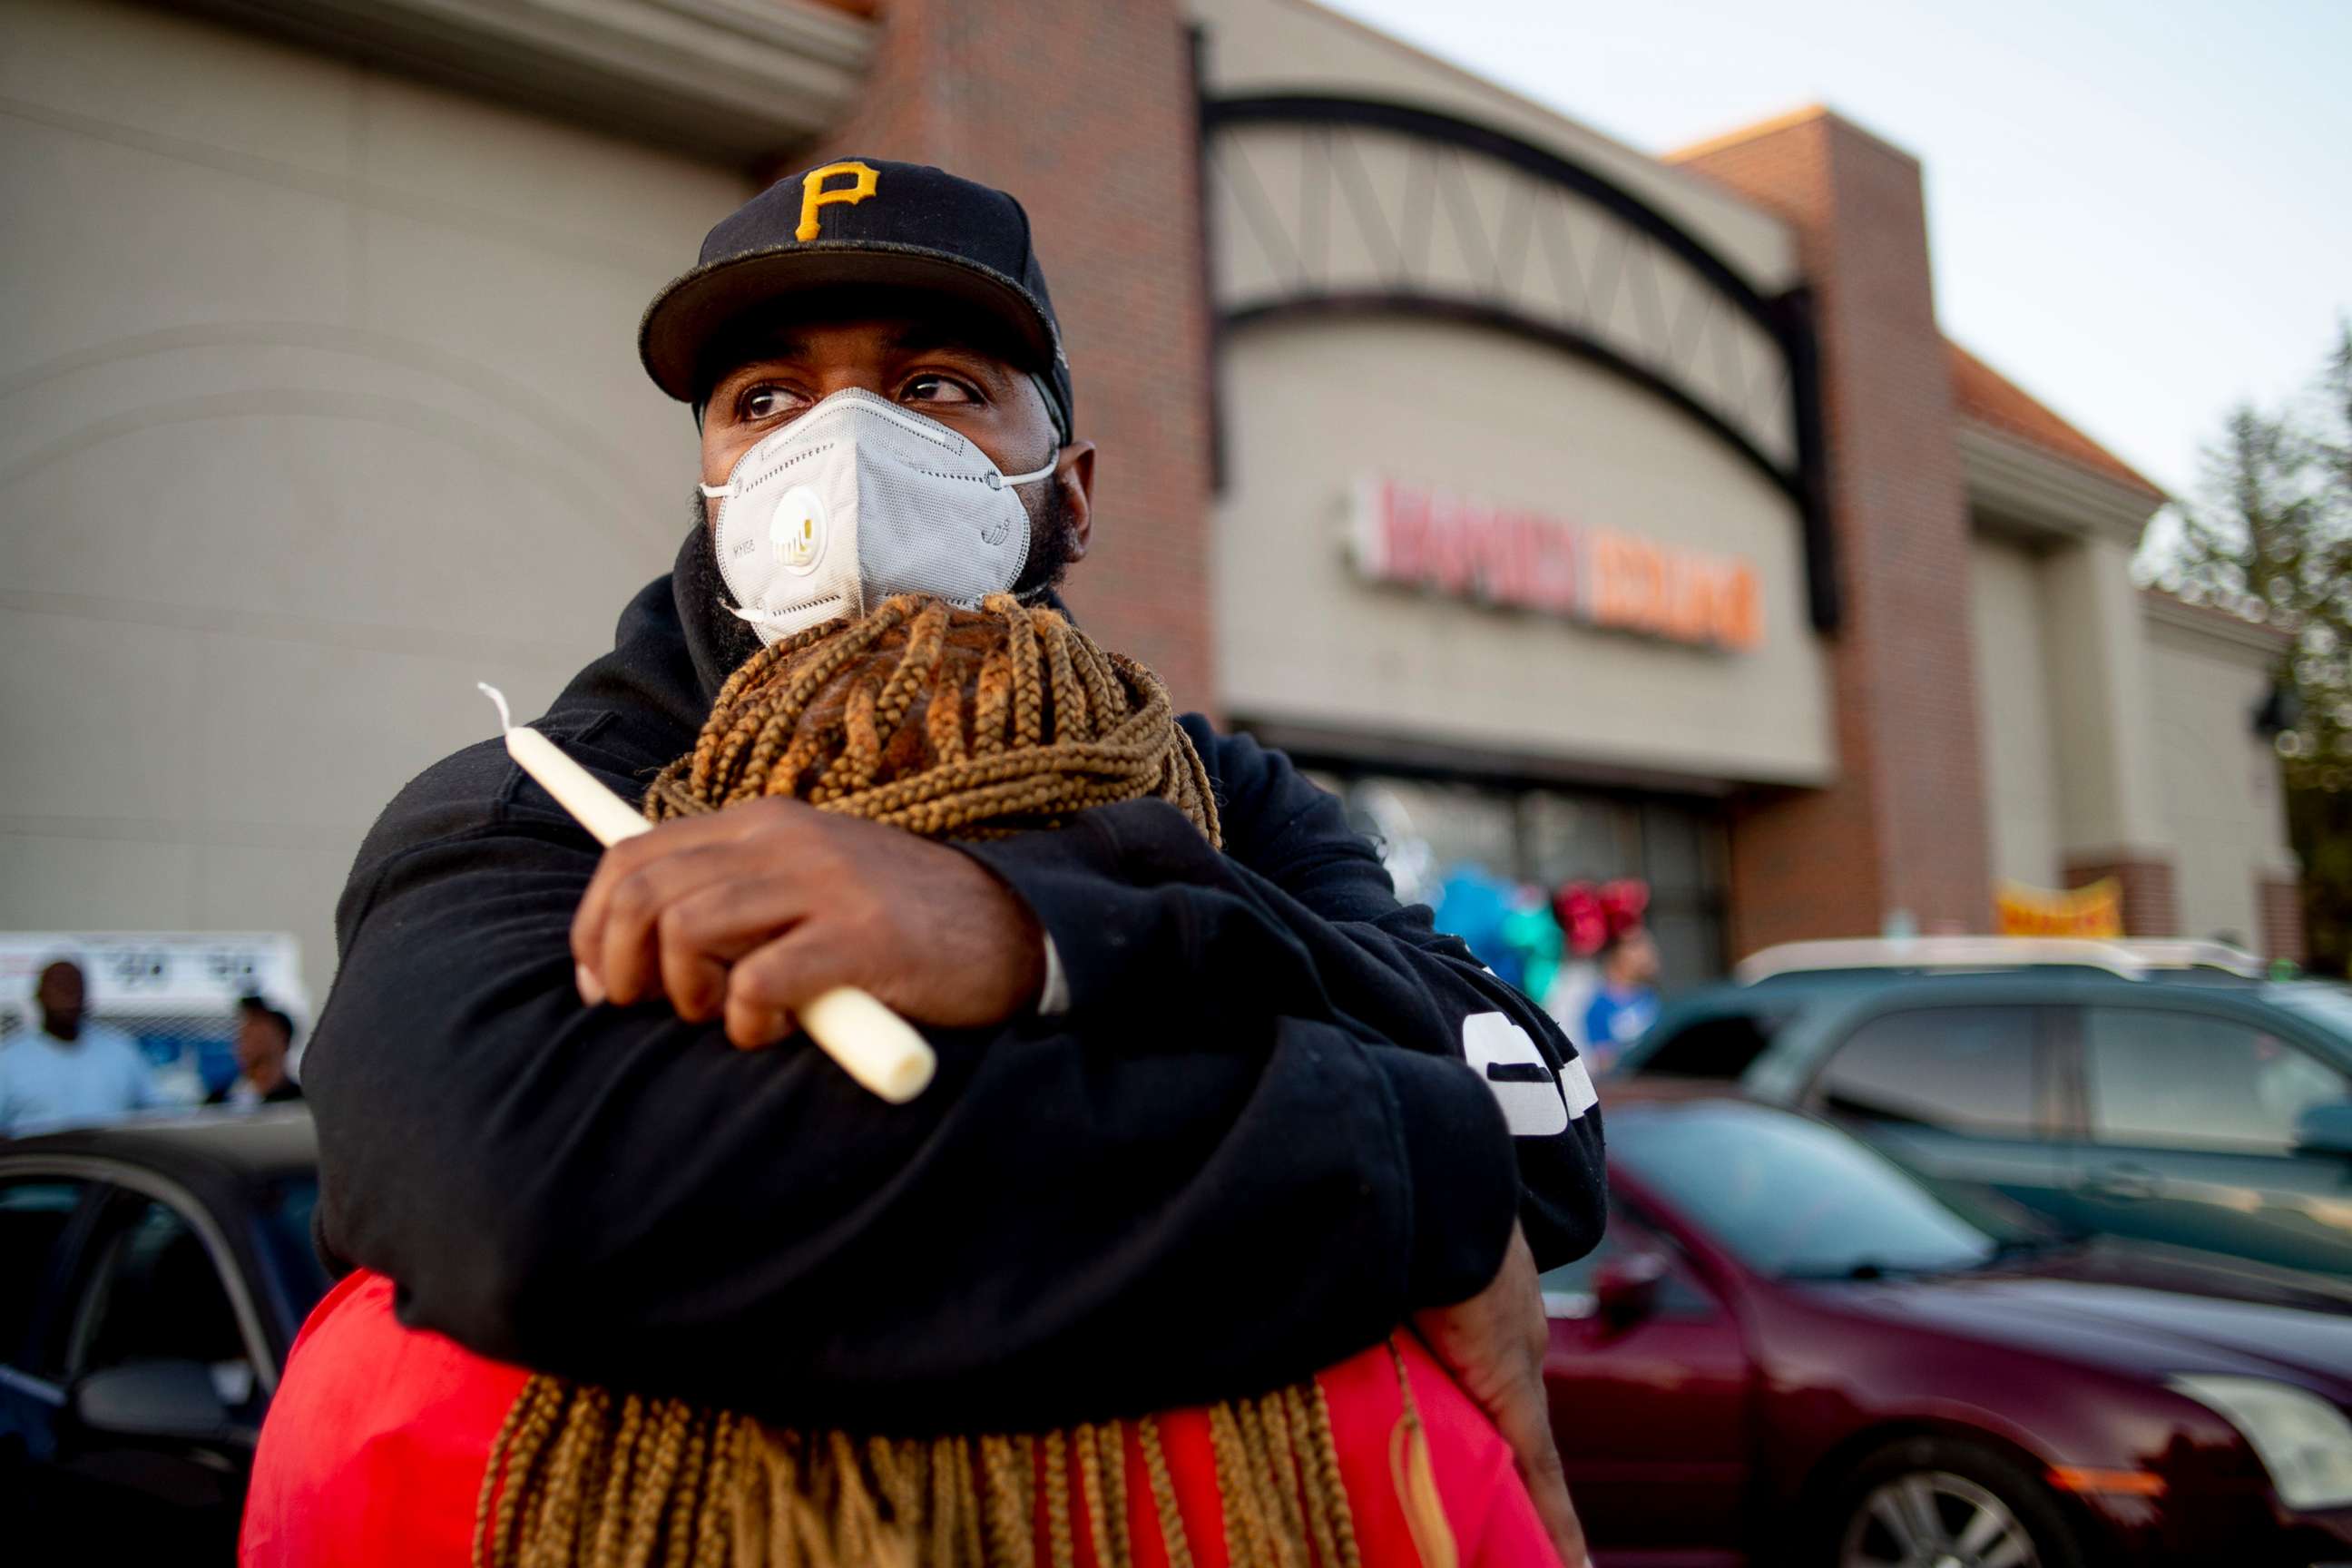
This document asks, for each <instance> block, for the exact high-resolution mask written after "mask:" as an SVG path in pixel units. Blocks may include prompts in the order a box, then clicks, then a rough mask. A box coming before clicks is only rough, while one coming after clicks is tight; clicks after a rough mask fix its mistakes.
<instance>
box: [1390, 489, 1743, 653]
mask: <svg viewBox="0 0 2352 1568" xmlns="http://www.w3.org/2000/svg"><path fill="white" fill-rule="evenodd" d="M1350 524H1351V526H1350V535H1349V543H1350V546H1351V551H1352V553H1353V556H1354V559H1355V563H1356V569H1357V570H1358V571H1360V572H1361V573H1362V574H1364V575H1365V576H1367V577H1370V578H1371V579H1373V580H1374V581H1375V582H1381V583H1402V584H1408V585H1410V586H1412V587H1419V588H1428V589H1433V590H1435V591H1436V592H1438V593H1441V594H1446V595H1454V596H1455V597H1458V598H1465V599H1475V600H1477V601H1479V602H1481V603H1485V604H1490V605H1513V606H1516V607H1518V608H1521V609H1529V610H1541V611H1544V612H1546V613H1548V614H1550V615H1556V616H1565V617H1566V618H1568V619H1570V620H1572V621H1578V622H1581V623H1582V624H1584V625H1586V626H1605V627H1608V628H1611V629H1612V630H1618V631H1630V632H1642V633H1645V634H1647V635H1649V636H1652V637H1669V638H1672V639H1673V640H1674V641H1675V642H1685V643H1696V644H1702V645H1706V646H1709V647H1724V648H1734V649H1742V650H1744V649H1748V648H1752V647H1756V646H1757V645H1758V644H1759V643H1760V642H1761V641H1763V638H1764V617H1763V608H1762V605H1761V604H1760V602H1759V592H1758V586H1757V581H1756V568H1755V566H1754V564H1753V563H1750V562H1748V561H1746V560H1744V559H1742V558H1740V557H1738V556H1736V555H1710V554H1707V553H1706V552H1702V551H1696V550H1685V549H1683V548H1681V547H1679V546H1676V545H1671V544H1659V543H1656V542H1653V541H1650V540H1646V539H1643V538H1640V537H1639V536H1637V535H1634V534H1631V533H1623V532H1620V531H1617V530H1615V529H1611V528H1594V527H1591V526H1589V525H1587V524H1584V523H1578V522H1570V521H1566V520H1565V519H1562V518H1556V517H1546V516H1544V515H1543V514H1542V513H1540V512H1535V511H1529V510H1526V509H1525V508H1521V507H1509V506H1495V505H1492V504H1490V503H1488V502H1485V501H1477V500H1465V499H1464V498H1462V497H1459V496H1453V495H1448V494H1446V493H1444V491H1442V490H1434V489H1424V488H1423V487H1420V486H1416V485H1409V484H1401V483H1399V482H1397V481H1396V480H1394V479H1363V480H1360V481H1359V482H1358V484H1357V486H1356V491H1355V510H1354V516H1353V517H1352V518H1351V519H1350Z"/></svg>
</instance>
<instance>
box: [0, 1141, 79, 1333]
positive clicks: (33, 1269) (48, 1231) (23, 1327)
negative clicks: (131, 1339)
mask: <svg viewBox="0 0 2352 1568" xmlns="http://www.w3.org/2000/svg"><path fill="white" fill-rule="evenodd" d="M88 1191H89V1185H88V1184H87V1183H83V1182H72V1181H61V1180H56V1179H52V1178H46V1177H41V1178H27V1179H22V1180H18V1181H13V1182H0V1362H4V1363H6V1364H8V1365H10V1366H13V1367H16V1368H17V1369H18V1370H19V1371H23V1372H33V1373H44V1374H46V1373H51V1372H54V1371H56V1370H57V1368H56V1367H55V1366H54V1365H52V1364H50V1363H52V1361H53V1359H54V1358H53V1357H51V1356H50V1355H48V1354H47V1353H46V1352H44V1351H43V1350H42V1349H40V1348H39V1347H36V1346H34V1345H32V1344H31V1343H29V1341H30V1340H31V1338H32V1333H33V1319H34V1310H35V1308H36V1307H37V1306H38V1304H39V1302H40V1299H41V1291H42V1290H43V1289H44V1288H45V1287H46V1286H47V1283H48V1280H49V1271H50V1266H51V1265H52V1264H53V1263H55V1262H56V1261H57V1258H58V1251H59V1249H60V1248H61V1247H64V1245H65V1239H66V1230H67V1228H68V1226H69V1225H70V1224H71V1223H72V1220H73V1216H74V1211H75V1210H76V1209H77V1208H79V1207H80V1206H81V1200H82V1196H83V1194H85V1193H86V1192H88Z"/></svg>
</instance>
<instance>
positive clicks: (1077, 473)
mask: <svg viewBox="0 0 2352 1568" xmlns="http://www.w3.org/2000/svg"><path fill="white" fill-rule="evenodd" d="M1054 483H1055V486H1056V487H1058V488H1059V489H1060V490H1061V492H1062V506H1063V509H1064V510H1063V515H1064V516H1065V517H1066V518H1068V519H1069V521H1070V560H1071V561H1073V562H1078V561H1083V560H1085V559H1086V558H1087V541H1088V540H1090V539H1091V538H1093V537H1094V531H1095V507H1094V489H1095V444H1094V443H1093V442H1092V441H1073V442H1071V443H1070V444H1069V445H1068V446H1066V447H1063V448H1062V450H1061V453H1060V455H1059V456H1057V457H1056V458H1055V462H1054Z"/></svg>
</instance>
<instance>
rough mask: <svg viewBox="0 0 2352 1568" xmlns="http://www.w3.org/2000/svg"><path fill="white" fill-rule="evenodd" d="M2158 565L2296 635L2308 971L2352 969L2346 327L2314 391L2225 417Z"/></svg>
mask: <svg viewBox="0 0 2352 1568" xmlns="http://www.w3.org/2000/svg"><path fill="white" fill-rule="evenodd" d="M2169 554H2170V559H2169V560H2168V561H2167V562H2165V563H2163V564H2164V576H2165V578H2166V579H2167V581H2168V585H2173V584H2177V585H2178V587H2179V592H2180V594H2181V595H2182V596H2183V597H2184V598H2189V599H2192V600H2196V601H2200V602H2202V603H2207V604H2212V605H2221V606H2223V607H2225V608H2228V609H2231V610H2234V611H2236V612H2237V613H2239V614H2241V615H2243V616H2247V617H2248V618H2250V619H2258V620H2263V621H2266V622H2268V623H2269V624H2270V625H2272V626H2276V627H2278V628H2279V629H2280V630H2282V631H2284V632H2285V633H2287V634H2288V636H2289V637H2291V638H2292V639H2293V640H2292V641H2291V642H2290V643H2289V645H2288V647H2287V649H2286V651H2285V653H2284V655H2282V656H2281V658H2280V661H2279V668H2278V672H2277V675H2278V689H2279V692H2280V694H2281V695H2280V700H2278V701H2277V703H2275V704H2274V706H2273V710H2272V712H2271V717H2272V719H2273V721H2275V722H2277V723H2278V724H2279V725H2280V729H2279V731H2278V741H2277V745H2278V753H2279V760H2280V765H2281V767H2282V768H2283V770H2284V775H2285V781H2286V798H2287V820H2288V826H2289V831H2290V833H2291V835H2292V837H2293V841H2294V848H2295V852H2296V854H2298V855H2299V856H2301V857H2302V858H2303V868H2304V934H2305V942H2306V944H2307V945H2308V947H2309V949H2310V955H2311V959H2312V965H2313V967H2314V968H2315V969H2318V970H2322V971H2324V972H2326V973H2334V974H2342V973H2346V972H2347V967H2352V322H2346V323H2340V324H2339V325H2338V327H2337V335H2336V345H2335V347H2334V349H2333V350H2332V352H2331V353H2329V354H2328V356H2327V361H2326V368H2325V370H2324V371H2323V372H2322V374H2320V376H2319V378H2318V381H2317V383H2316V384H2315V387H2314V388H2313V390H2312V391H2311V392H2310V393H2309V394H2308V395H2305V396H2304V397H2301V398H2297V399H2294V400H2293V401H2291V402H2290V403H2288V404H2287V405H2284V406H2283V407H2280V408H2277V409H2274V410H2269V411H2265V410H2263V409H2258V408H2256V407H2254V406H2253V405H2251V404H2242V405H2239V406H2238V407H2237V408H2235V409H2233V410H2232V411H2231V414H2230V416H2229V419H2228V423H2227V425H2226V426H2224V429H2223V432H2222V436H2221V439H2220V440H2219V441H2218V442H2216V443H2215V444H2214V445H2213V446H2212V447H2209V448H2208V449H2207V451H2206V453H2205V473H2204V483H2203V486H2202V488H2201V495H2200V500H2198V501H2197V502H2196V503H2195V504H2193V505H2189V506H2187V507H2184V508H2183V509H2182V518H2181V528H2180V532H2179V539H2178V541H2177V542H2176V543H2175V545H2174V546H2173V548H2172V550H2171V551H2170V552H2169Z"/></svg>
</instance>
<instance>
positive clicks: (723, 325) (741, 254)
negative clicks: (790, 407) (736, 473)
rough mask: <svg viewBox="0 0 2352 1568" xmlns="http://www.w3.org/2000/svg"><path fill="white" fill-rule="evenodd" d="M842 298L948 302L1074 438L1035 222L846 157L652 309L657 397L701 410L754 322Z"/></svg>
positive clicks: (760, 207)
mask: <svg viewBox="0 0 2352 1568" xmlns="http://www.w3.org/2000/svg"><path fill="white" fill-rule="evenodd" d="M844 286H856V287H863V288H903V289H915V290H919V291H920V292H922V293H926V294H937V295H945V296H947V297H948V298H950V299H953V300H960V301H961V302H963V303H965V304H968V305H970V306H971V307H972V308H973V309H975V310H978V311H980V312H981V313H982V315H984V316H986V317H988V318H989V319H990V320H991V321H994V322H995V323H997V324H998V325H1000V326H1002V327H1003V328H1004V329H1005V330H1006V331H1008V332H1009V333H1010V334H1011V337H1012V341H1013V343H1015V344H1016V345H1018V346H1019V347H1020V348H1021V349H1022V350H1024V351H1025V353H1026V354H1027V356H1028V363H1025V364H1024V365H1023V366H1022V368H1023V369H1024V370H1026V371H1028V372H1029V373H1030V374H1031V375H1032V376H1033V377H1034V379H1035V380H1036V383H1037V387H1038V390H1039V391H1040V392H1042V393H1044V394H1045V404H1046V406H1047V407H1049V408H1050V409H1052V410H1053V413H1054V419H1055V424H1056V425H1057V426H1060V428H1061V433H1062V438H1063V439H1064V440H1065V441H1066V440H1068V439H1069V438H1070V436H1071V432H1072V430H1073V428H1074V423H1073V419H1072V398H1071V389H1070V362H1069V358H1068V356H1067V355H1066V354H1065V353H1063V352H1062V330H1061V324H1060V323H1059V322H1058V321H1055V317H1054V304H1053V300H1052V299H1051V297H1050V296H1048V295H1047V294H1046V292H1045V268H1042V267H1040V266H1039V265H1038V264H1037V252H1036V249H1035V247H1034V246H1033V245H1032V244H1031V242H1030V234H1029V215H1028V214H1027V213H1025V212H1024V211H1023V210H1022V208H1021V204H1020V203H1019V202H1017V201H1014V200H1013V198H1012V197H1011V196H1009V195H1005V194H1004V193H1003V191H998V190H992V189H990V188H989V187H988V186H986V185H982V184H975V183H974V182H972V181H971V180H966V179H961V178H959V177H957V176H956V175H954V174H949V173H948V172H947V171H946V170H944V169H935V168H932V167H931V166H930V165H929V164H928V163H892V162H891V161H889V160H888V159H886V158H837V159H835V160H834V161H832V162H831V163H821V164H818V165H816V166H815V167H814V168H810V169H803V171H801V172H800V173H799V174H792V175H788V176H786V177H785V178H783V179H781V180H778V181H777V182H776V183H775V184H772V185H770V186H769V187H768V188H767V189H766V190H764V191H761V193H760V194H759V195H756V196H753V197H752V198H751V200H750V201H748V202H746V203H744V204H743V205H741V206H740V207H738V208H736V209H735V211H734V212H732V213H730V215H728V216H726V217H723V218H721V219H719V225H718V226H717V227H715V228H713V229H712V230H711V231H710V233H709V235H708V236H706V237H704V239H703V241H702V257H701V259H700V261H699V262H698V263H697V264H696V266H695V268H694V269H693V270H692V271H691V272H688V273H687V274H685V275H684V276H682V277H680V278H677V279H675V280H673V281H672V282H671V283H670V284H669V286H668V287H667V288H666V289H663V290H662V291H661V292H660V293H658V294H656V295H655V296H654V301H653V303H652V304H650V305H648V306H646V314H645V320H644V321H641V322H640V323H638V326H637V354H638V357H639V358H641V359H642V360H644V361H645V366H646V374H649V375H651V376H652V377H653V378H654V384H655V385H656V386H658V387H660V388H661V389H662V390H663V391H664V392H667V393H668V394H669V395H671V396H672V397H675V398H677V400H678V401H679V402H681V403H695V402H698V400H699V399H700V398H701V397H702V395H703V394H704V393H705V392H706V391H707V390H708V387H707V385H706V384H705V381H704V377H705V376H706V374H708V370H709V360H710V357H711V356H710V350H711V348H712V346H713V345H714V344H715V343H716V342H717V341H718V340H719V337H720V336H721V335H722V334H723V333H725V331H727V330H728V328H729V327H730V325H731V324H733V323H734V322H735V321H739V320H740V319H741V317H742V316H743V315H744V313H745V312H746V311H748V310H753V309H755V308H757V307H759V306H762V305H766V304H769V303H771V302H772V301H773V300H779V299H782V298H785V297H787V296H790V295H793V294H799V293H804V292H808V291H810V290H813V289H836V288H841V287H844Z"/></svg>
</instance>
